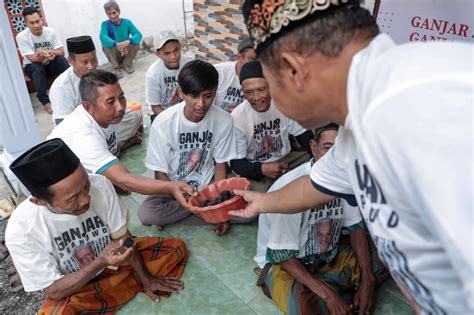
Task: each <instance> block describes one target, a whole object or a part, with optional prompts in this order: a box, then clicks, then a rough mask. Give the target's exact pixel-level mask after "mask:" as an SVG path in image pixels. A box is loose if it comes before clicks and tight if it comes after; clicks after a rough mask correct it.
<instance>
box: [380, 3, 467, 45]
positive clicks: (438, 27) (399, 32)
mask: <svg viewBox="0 0 474 315" xmlns="http://www.w3.org/2000/svg"><path fill="white" fill-rule="evenodd" d="M375 9H376V10H377V9H378V10H377V11H376V12H375V14H376V16H377V24H378V25H379V27H380V30H381V31H382V32H384V33H387V34H389V35H390V36H391V37H392V38H393V40H394V41H395V42H396V43H405V42H410V41H412V42H414V41H446V40H449V41H468V42H471V43H473V42H474V1H473V0H378V1H377V3H376V7H375Z"/></svg>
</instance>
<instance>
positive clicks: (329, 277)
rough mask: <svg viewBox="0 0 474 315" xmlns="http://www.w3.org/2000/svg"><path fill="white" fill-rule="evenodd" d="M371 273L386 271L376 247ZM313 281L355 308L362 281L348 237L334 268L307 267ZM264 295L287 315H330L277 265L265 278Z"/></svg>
mask: <svg viewBox="0 0 474 315" xmlns="http://www.w3.org/2000/svg"><path fill="white" fill-rule="evenodd" d="M370 254H371V257H372V271H373V273H374V275H377V274H378V273H380V272H381V271H382V270H383V268H382V266H381V265H379V262H378V259H377V252H376V250H375V247H374V246H371V248H370ZM305 268H306V270H307V271H308V272H309V273H310V274H312V275H313V276H314V277H316V278H318V279H319V280H321V281H323V282H324V283H325V284H327V285H328V286H329V287H331V288H332V289H334V290H335V291H336V292H337V293H338V294H339V295H340V296H341V297H342V298H343V299H344V300H345V301H346V302H347V303H349V304H352V302H353V298H354V294H355V292H356V290H357V286H358V284H359V281H360V268H359V263H358V262H357V257H356V255H355V253H354V252H353V249H352V246H351V245H350V240H349V237H343V238H341V242H340V244H339V253H338V254H337V256H336V257H335V259H334V260H333V261H332V263H331V264H325V265H323V266H321V265H320V266H318V264H316V263H314V264H310V265H305ZM264 279H265V284H264V288H262V289H263V291H264V293H266V294H267V293H268V294H270V296H269V297H270V298H271V299H272V300H273V301H274V302H275V304H276V305H277V306H278V307H279V308H280V310H281V311H282V312H283V313H285V314H286V315H306V314H308V315H309V314H329V310H328V308H327V306H326V303H325V302H324V301H323V300H322V299H321V298H320V297H319V296H317V295H316V294H314V293H313V292H312V291H311V290H309V289H308V288H307V287H305V286H304V285H302V284H300V283H299V282H297V281H296V280H295V279H293V277H292V276H291V275H290V274H289V273H287V272H286V271H284V270H283V269H282V268H281V266H280V265H274V266H272V268H270V270H269V272H268V274H267V275H266V276H265V278H264Z"/></svg>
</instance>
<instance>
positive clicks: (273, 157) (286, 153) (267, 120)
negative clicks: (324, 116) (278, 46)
mask: <svg viewBox="0 0 474 315" xmlns="http://www.w3.org/2000/svg"><path fill="white" fill-rule="evenodd" d="M240 82H241V84H242V90H243V92H244V97H245V101H244V102H243V103H242V104H240V105H239V107H237V108H236V109H235V110H234V111H233V112H232V119H233V120H234V125H235V132H236V134H237V136H236V138H237V150H238V154H239V158H238V159H236V160H232V161H231V162H230V167H231V168H232V170H233V171H234V173H236V174H237V175H240V176H243V177H247V178H249V179H251V181H252V190H256V191H261V192H266V191H267V190H268V188H269V187H270V185H271V184H272V183H273V182H274V181H275V179H277V178H279V177H280V176H281V175H282V174H284V173H285V172H287V171H288V170H290V169H294V168H295V167H297V166H299V165H301V164H302V163H304V162H306V161H308V159H309V157H310V156H311V147H310V145H309V143H310V141H311V139H312V138H313V133H312V132H311V131H310V130H306V129H304V128H303V127H301V126H300V125H299V124H298V123H297V122H296V121H294V120H292V119H289V118H288V117H286V116H285V115H283V114H282V113H280V111H279V110H278V109H277V108H275V105H274V104H273V102H272V97H271V95H270V91H269V89H268V83H267V81H266V80H265V78H264V77H263V71H262V65H261V64H260V61H258V60H254V61H250V62H248V63H246V64H245V65H244V66H243V67H242V70H241V71H240ZM290 135H292V136H295V138H296V140H297V141H298V142H299V143H300V144H301V146H302V147H303V148H305V150H306V152H307V153H308V154H309V155H308V154H307V153H306V152H301V151H291V144H290V139H289V136H290Z"/></svg>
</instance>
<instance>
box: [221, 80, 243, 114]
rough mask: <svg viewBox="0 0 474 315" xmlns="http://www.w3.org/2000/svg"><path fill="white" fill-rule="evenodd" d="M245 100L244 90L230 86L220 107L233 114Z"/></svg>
mask: <svg viewBox="0 0 474 315" xmlns="http://www.w3.org/2000/svg"><path fill="white" fill-rule="evenodd" d="M243 100H244V94H243V92H242V88H239V87H236V86H233V85H231V86H229V87H228V88H227V92H226V94H225V96H224V99H223V100H222V103H221V104H220V107H221V108H222V109H223V110H225V111H227V112H229V113H231V112H232V111H233V110H234V109H235V108H236V107H237V106H238V105H239V104H240V103H242V102H243Z"/></svg>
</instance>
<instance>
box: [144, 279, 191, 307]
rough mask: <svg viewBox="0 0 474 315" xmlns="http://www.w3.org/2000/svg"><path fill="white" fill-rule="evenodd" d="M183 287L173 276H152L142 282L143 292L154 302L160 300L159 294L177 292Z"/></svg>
mask: <svg viewBox="0 0 474 315" xmlns="http://www.w3.org/2000/svg"><path fill="white" fill-rule="evenodd" d="M183 288H184V284H183V282H181V281H180V280H178V279H176V278H175V277H160V276H156V277H152V278H150V279H148V281H146V282H145V283H143V292H144V293H145V294H146V295H148V297H149V298H150V299H152V300H153V301H155V302H157V303H158V302H159V301H160V295H169V294H172V293H177V292H178V291H180V290H182V289H183Z"/></svg>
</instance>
